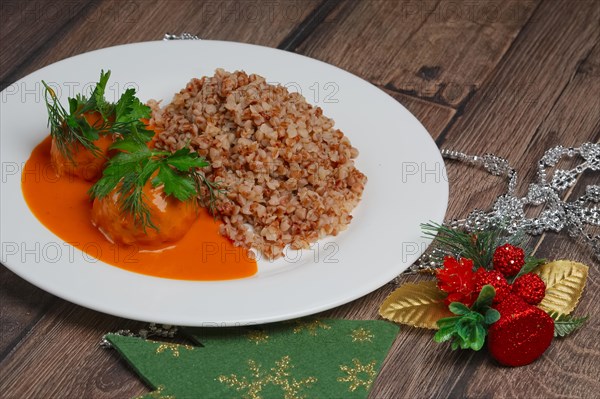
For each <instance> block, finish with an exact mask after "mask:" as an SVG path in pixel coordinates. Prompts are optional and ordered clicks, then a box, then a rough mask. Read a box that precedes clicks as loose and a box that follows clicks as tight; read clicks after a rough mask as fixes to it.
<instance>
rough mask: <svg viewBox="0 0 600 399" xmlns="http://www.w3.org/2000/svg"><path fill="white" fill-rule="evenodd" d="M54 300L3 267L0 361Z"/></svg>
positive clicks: (1, 272)
mask: <svg viewBox="0 0 600 399" xmlns="http://www.w3.org/2000/svg"><path fill="white" fill-rule="evenodd" d="M54 300H55V298H54V297H53V296H52V295H50V294H48V293H46V292H45V291H42V290H41V289H39V288H37V287H34V286H33V285H31V284H29V283H28V282H26V281H25V280H23V279H22V278H20V277H19V276H17V275H16V274H14V273H12V272H11V271H9V270H8V269H6V268H5V267H1V268H0V361H1V360H2V359H3V358H4V357H5V356H6V355H7V354H8V353H9V352H10V351H11V350H13V349H14V348H15V346H16V345H17V344H18V343H19V342H20V341H21V340H22V339H23V338H24V337H23V334H26V333H27V332H28V331H29V330H30V329H31V328H32V327H33V325H34V324H35V323H36V322H37V321H38V320H39V319H40V318H41V317H42V316H43V315H44V313H45V312H46V311H47V310H48V307H49V306H50V305H51V304H52V303H53V302H54Z"/></svg>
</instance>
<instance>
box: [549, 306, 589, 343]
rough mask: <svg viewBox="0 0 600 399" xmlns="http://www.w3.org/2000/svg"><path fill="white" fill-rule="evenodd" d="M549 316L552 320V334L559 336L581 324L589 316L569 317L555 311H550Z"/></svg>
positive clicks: (569, 332)
mask: <svg viewBox="0 0 600 399" xmlns="http://www.w3.org/2000/svg"><path fill="white" fill-rule="evenodd" d="M550 317H552V319H553V320H554V336H555V337H561V338H562V337H566V336H567V335H569V334H571V333H572V332H573V331H575V330H577V329H578V328H579V327H581V326H583V325H584V324H585V322H586V321H587V319H588V318H589V316H585V317H570V316H568V315H564V314H560V313H556V312H552V313H550Z"/></svg>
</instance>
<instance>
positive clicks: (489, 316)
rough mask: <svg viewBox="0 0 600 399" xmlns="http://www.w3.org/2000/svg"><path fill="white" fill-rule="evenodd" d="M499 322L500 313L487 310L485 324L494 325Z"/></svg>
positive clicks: (494, 310)
mask: <svg viewBox="0 0 600 399" xmlns="http://www.w3.org/2000/svg"><path fill="white" fill-rule="evenodd" d="M498 320H500V312H498V311H497V310H496V309H492V308H490V309H488V310H487V312H485V323H486V324H487V325H491V324H494V323H495V322H497V321H498Z"/></svg>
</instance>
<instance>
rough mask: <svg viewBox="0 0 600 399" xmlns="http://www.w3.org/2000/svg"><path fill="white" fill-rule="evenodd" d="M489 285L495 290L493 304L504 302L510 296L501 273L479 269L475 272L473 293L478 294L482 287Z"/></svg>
mask: <svg viewBox="0 0 600 399" xmlns="http://www.w3.org/2000/svg"><path fill="white" fill-rule="evenodd" d="M488 284H489V285H491V286H492V287H494V289H495V290H496V296H495V297H494V303H498V302H501V301H503V300H504V298H505V297H506V296H507V295H508V294H510V285H508V282H507V281H506V278H505V277H504V275H503V274H502V273H500V272H499V271H497V270H485V269H484V268H483V267H480V268H479V269H477V271H476V272H475V292H477V293H479V292H480V291H481V289H482V288H483V286H484V285H488Z"/></svg>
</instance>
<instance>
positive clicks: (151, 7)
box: [15, 0, 320, 79]
mask: <svg viewBox="0 0 600 399" xmlns="http://www.w3.org/2000/svg"><path fill="white" fill-rule="evenodd" d="M319 3H320V2H319V0H309V1H302V2H298V1H294V0H284V1H276V2H265V3H257V2H247V1H243V0H236V1H232V0H228V1H222V2H215V1H210V0H204V1H196V0H144V1H143V2H135V1H128V2H122V3H120V2H116V1H113V0H105V1H102V2H101V3H100V4H99V5H98V6H97V7H96V8H95V9H94V10H93V12H92V13H90V15H88V16H87V17H86V18H83V19H81V20H77V21H73V25H72V27H71V29H70V30H69V31H68V32H64V33H63V34H62V35H60V40H57V41H56V44H55V45H54V46H51V47H46V48H44V49H41V50H40V51H39V53H38V54H35V56H34V57H32V59H31V62H30V64H28V65H27V66H24V67H23V68H22V69H20V70H19V71H18V72H19V73H18V74H17V75H15V79H18V78H20V77H22V76H25V75H27V74H28V73H31V72H33V71H35V70H37V69H39V68H41V67H43V66H46V65H48V64H51V63H53V62H56V61H59V60H61V59H64V58H67V57H70V56H73V55H76V54H81V53H84V52H87V51H91V50H96V49H99V48H104V47H109V46H115V45H119V44H126V43H134V42H141V41H150V40H161V39H162V37H163V35H164V34H165V33H166V32H170V33H177V34H179V33H181V32H184V31H185V32H190V33H193V34H196V35H198V36H199V37H200V38H202V39H214V40H229V41H237V42H243V43H253V44H261V45H265V46H270V47H276V46H277V45H278V44H279V43H280V42H281V41H282V40H283V39H284V38H285V37H286V36H287V35H288V34H290V32H292V31H293V30H294V29H295V28H296V27H297V26H298V25H299V24H300V23H301V22H302V21H303V20H304V18H306V16H308V15H309V14H310V13H311V12H312V11H313V9H314V8H315V7H316V6H318V5H319ZM150 58H151V57H150ZM140 62H141V63H143V62H151V60H140Z"/></svg>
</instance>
